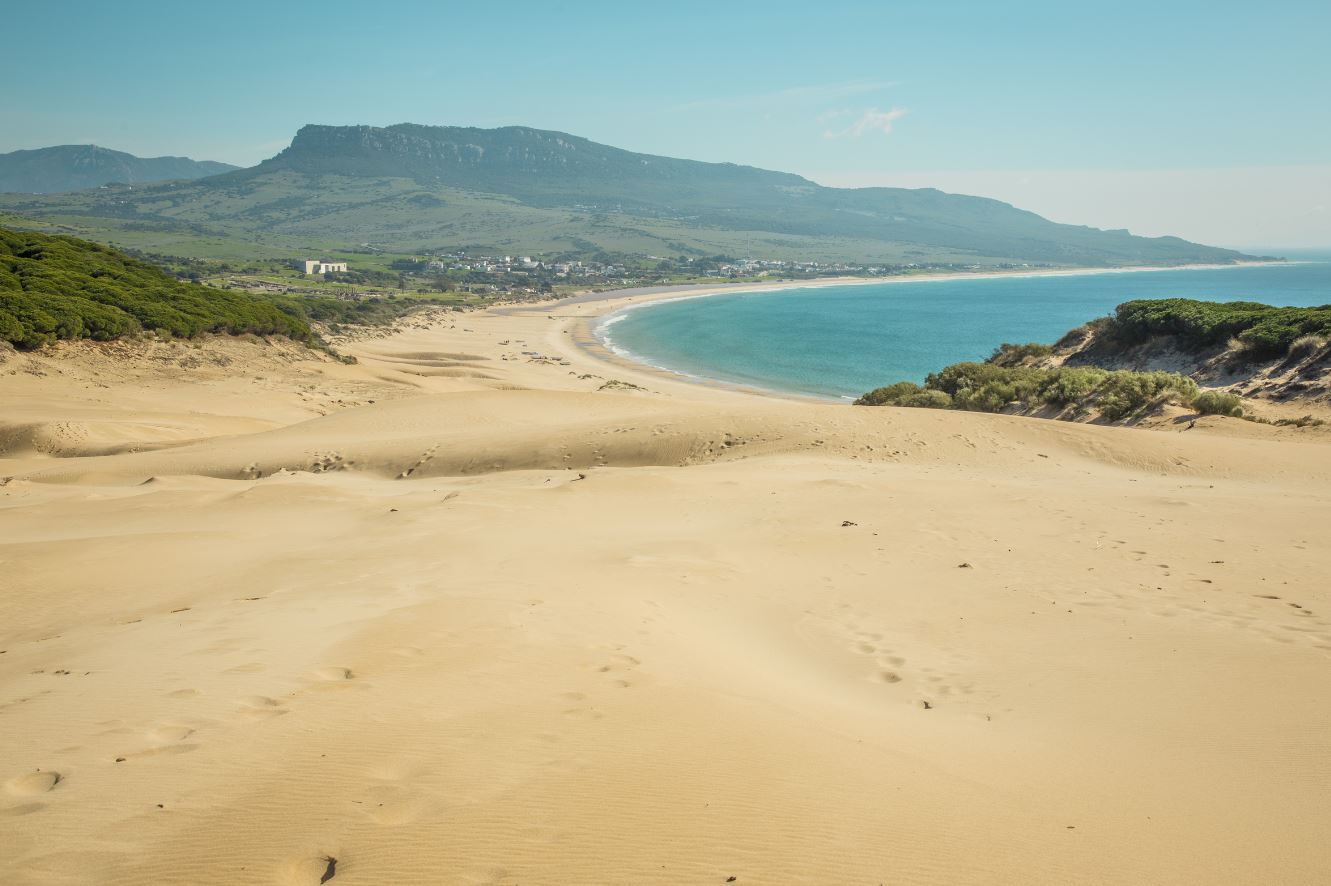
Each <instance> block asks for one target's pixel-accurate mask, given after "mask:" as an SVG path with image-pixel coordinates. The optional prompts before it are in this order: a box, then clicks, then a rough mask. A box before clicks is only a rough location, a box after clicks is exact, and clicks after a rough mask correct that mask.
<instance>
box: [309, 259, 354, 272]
mask: <svg viewBox="0 0 1331 886" xmlns="http://www.w3.org/2000/svg"><path fill="white" fill-rule="evenodd" d="M346 272H347V263H346V262H344V261H322V260H310V259H306V261H305V273H307V274H345V273H346Z"/></svg>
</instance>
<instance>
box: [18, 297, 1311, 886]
mask: <svg viewBox="0 0 1331 886" xmlns="http://www.w3.org/2000/svg"><path fill="white" fill-rule="evenodd" d="M798 285H799V286H808V285H809V284H808V283H800V284H798ZM762 286H763V287H769V288H770V284H762ZM735 290H736V288H735V287H724V291H726V292H731V291H735ZM699 294H703V292H702V291H699V290H691V291H689V292H687V293H665V294H663V293H659V292H652V293H640V294H636V295H629V296H624V295H622V294H617V295H613V296H611V297H607V298H594V299H585V300H581V301H576V300H575V301H569V302H562V303H549V304H544V305H535V306H509V307H502V308H492V309H488V310H483V311H474V312H466V313H462V312H445V311H439V312H434V313H429V314H423V315H418V316H416V317H414V318H410V319H409V320H407V321H405V322H403V323H401V324H399V326H398V327H397V328H395V329H394V330H392V331H384V332H371V333H364V334H361V335H359V336H358V337H356V338H354V339H353V338H347V339H343V340H340V341H336V342H335V347H336V348H337V349H338V351H339V352H341V353H344V354H347V355H350V356H353V357H355V358H356V362H355V363H354V364H349V363H343V362H339V361H336V360H333V359H331V358H328V357H326V356H324V355H321V354H319V353H317V352H311V351H307V350H305V349H303V348H301V347H300V346H298V345H295V344H292V343H267V342H263V341H260V340H257V339H256V340H251V339H225V338H211V339H207V340H204V341H201V342H194V343H191V342H152V343H147V342H144V343H135V342H123V343H115V344H108V345H95V344H87V343H81V344H69V343H62V344H60V345H58V346H57V347H56V349H55V351H54V352H53V353H39V354H26V353H16V352H5V353H0V402H3V403H4V404H5V407H4V410H3V414H0V540H2V542H0V560H3V570H4V572H3V574H4V588H5V592H4V593H3V594H0V747H3V748H4V749H5V750H4V753H3V754H0V759H2V760H3V764H2V765H3V767H4V769H3V770H0V844H2V845H3V846H4V849H5V851H4V852H3V853H0V881H3V882H5V883H14V884H61V883H71V884H73V883H89V882H96V883H107V884H138V883H145V882H164V883H175V882H180V883H191V884H208V883H217V884H223V883H227V884H232V883H278V884H306V883H308V884H317V883H320V882H321V881H322V882H332V883H334V884H337V886H341V884H356V883H361V884H370V883H403V884H405V883H420V884H435V883H450V884H452V883H458V884H518V883H577V884H585V883H635V884H636V883H660V884H675V883H717V884H723V883H726V882H734V883H737V884H740V886H743V884H788V883H808V884H825V883H894V884H939V886H941V884H955V883H1014V884H1016V883H1020V884H1068V883H1097V884H1100V883H1121V884H1137V883H1179V884H1182V883H1234V882H1247V883H1276V884H1303V883H1310V882H1317V881H1318V880H1319V879H1320V878H1321V877H1322V876H1323V875H1324V872H1325V871H1326V870H1327V869H1328V867H1331V847H1328V845H1327V842H1326V840H1325V839H1324V836H1325V833H1326V831H1327V829H1328V827H1331V812H1329V811H1328V808H1327V804H1326V802H1325V797H1326V795H1327V792H1328V790H1329V789H1331V757H1328V756H1327V754H1326V752H1325V749H1326V747H1327V746H1328V743H1331V710H1328V708H1327V706H1326V704H1325V698H1326V695H1327V692H1328V690H1329V689H1331V676H1328V673H1329V672H1328V668H1327V665H1328V661H1329V660H1331V589H1328V587H1327V584H1326V581H1325V576H1326V574H1327V571H1328V567H1331V520H1328V519H1327V515H1328V513H1331V467H1329V466H1328V465H1329V463H1328V460H1327V458H1326V454H1327V452H1328V450H1327V448H1326V446H1327V444H1326V442H1325V437H1324V436H1322V435H1318V434H1306V433H1301V432H1300V429H1297V428H1274V427H1265V426H1258V425H1252V424H1250V423H1247V422H1240V421H1237V420H1233V419H1226V418H1220V417H1214V416H1212V417H1205V418H1201V419H1199V420H1198V421H1197V423H1196V427H1195V428H1193V429H1192V430H1189V431H1187V432H1186V433H1182V432H1176V433H1166V432H1162V431H1152V430H1140V429H1123V428H1106V427H1096V426H1086V425H1075V424H1067V423H1058V422H1052V421H1041V420H1037V419H1023V418H1016V417H1010V416H1002V415H982V414H971V413H958V412H940V411H932V410H906V409H890V408H879V409H866V408H855V407H850V406H846V405H840V404H835V403H824V402H814V401H811V400H807V399H805V400H801V399H797V398H787V397H778V396H764V395H757V394H755V393H753V392H751V391H746V390H743V389H740V388H737V387H734V386H725V385H715V384H698V383H695V382H691V381H690V380H688V379H685V378H682V377H679V376H677V375H674V374H671V373H668V372H662V371H658V370H653V369H651V368H650V367H645V366H642V365H638V364H634V363H631V362H629V361H627V360H624V359H623V358H622V357H616V356H615V355H612V354H607V353H606V352H605V351H604V350H600V349H598V348H597V346H596V343H595V339H594V336H593V335H592V332H591V329H592V324H593V323H594V322H595V321H596V319H597V318H599V317H603V316H605V315H607V314H608V313H611V312H614V311H617V310H622V309H623V308H625V307H628V306H630V305H633V304H640V303H642V302H646V301H650V300H654V299H659V298H661V297H664V296H665V295H699ZM732 878H733V879H732Z"/></svg>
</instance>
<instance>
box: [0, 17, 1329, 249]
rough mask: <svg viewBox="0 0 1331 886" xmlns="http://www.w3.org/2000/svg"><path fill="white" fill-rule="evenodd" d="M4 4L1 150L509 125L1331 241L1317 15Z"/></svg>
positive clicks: (200, 143)
mask: <svg viewBox="0 0 1331 886" xmlns="http://www.w3.org/2000/svg"><path fill="white" fill-rule="evenodd" d="M8 7H9V8H7V9H6V11H5V13H4V16H3V20H4V24H5V31H6V32H7V34H8V37H9V39H7V40H6V41H5V45H4V50H3V52H0V151H8V150H14V149H18V148H34V147H43V146H47V145H53V144H71V143H77V144H83V143H90V142H91V143H96V144H99V145H104V146H106V147H111V148H117V149H120V150H125V151H129V152H131V153H134V154H138V155H140V156H157V155H162V154H178V155H185V156H190V157H194V158H196V159H212V160H225V161H229V162H232V163H237V164H242V165H249V164H253V163H256V162H258V161H259V160H261V159H263V158H265V157H268V156H271V155H272V154H274V153H276V152H277V151H279V150H281V148H283V147H284V146H285V145H286V144H287V143H288V142H289V141H290V139H291V136H292V134H293V133H294V132H295V131H296V129H298V128H299V127H300V126H301V125H302V124H304V123H330V124H350V123H367V124H374V125H387V124H391V123H399V122H415V123H427V124H452V125H473V126H500V125H506V124H523V125H529V126H536V127H540V128H546V129H558V130H562V131H565V132H571V133H574V134H577V135H582V136H586V137H588V138H591V139H594V140H596V141H600V142H605V143H608V144H613V145H617V146H620V147H625V148H629V149H632V150H638V151H644V152H648V153H655V154H667V155H671V156H678V157H688V158H693V159H699V160H714V161H720V160H725V161H732V162H737V163H745V164H749V165H755V166H762V167H766V168H770V169H780V170H785V171H790V172H797V173H800V174H803V175H807V176H809V177H811V178H813V179H815V180H817V181H820V182H822V183H824V184H830V185H836V186H858V185H867V184H883V185H903V186H910V187H919V186H925V185H934V186H937V187H940V188H943V189H945V190H953V191H961V192H969V193H977V194H984V195H989V196H997V197H999V198H1001V199H1005V200H1008V201H1009V202H1013V203H1015V204H1017V205H1019V206H1023V207H1024V208H1028V209H1032V210H1035V211H1037V212H1041V213H1042V214H1045V215H1048V216H1050V217H1053V218H1055V219H1057V220H1059V221H1069V222H1077V223H1082V224H1091V225H1094V226H1096V227H1128V228H1130V229H1132V230H1133V231H1134V232H1136V233H1144V234H1162V233H1177V234H1180V235H1182V236H1187V237H1190V238H1192V239H1198V240H1203V241H1206V242H1211V243H1218V244H1224V245H1241V246H1325V247H1331V112H1328V106H1331V0H1269V2H1266V3H1253V2H1251V0H1245V2H1229V0H1211V2H1191V0H1182V2H1171V0H1155V2H1138V0H1118V2H1094V3H1090V2H1082V0H1062V2H1022V0H1008V2H997V0H986V2H946V0H935V2H928V0H910V2H887V0H884V2H874V3H869V2H836V0H824V2H819V3H814V2H799V3H795V2H782V0H767V2H747V0H738V2H723V0H712V2H706V3H700V2H690V0H682V2H672V3H648V2H628V0H623V2H581V3H576V2H559V0H544V2H525V0H509V2H502V3H473V2H467V3H463V2H393V0H382V2H375V3H366V2H363V0H362V2H354V3H353V2H342V0H325V2H317V3H315V2H309V3H297V2H281V0H269V2H264V3H258V2H250V0H198V2H179V0H176V2H156V0H119V2H115V3H108V2H103V0H97V2H89V0H76V2H59V3H57V2H50V3H26V4H8Z"/></svg>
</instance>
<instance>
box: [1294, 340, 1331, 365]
mask: <svg viewBox="0 0 1331 886" xmlns="http://www.w3.org/2000/svg"><path fill="white" fill-rule="evenodd" d="M1328 342H1331V338H1328V337H1326V336H1323V335H1301V336H1299V337H1298V338H1296V339H1294V341H1292V342H1290V345H1289V356H1290V357H1291V358H1292V359H1295V360H1303V359H1305V358H1307V357H1311V356H1312V355H1313V354H1316V353H1317V352H1318V351H1321V350H1325V349H1326V346H1327V344H1328Z"/></svg>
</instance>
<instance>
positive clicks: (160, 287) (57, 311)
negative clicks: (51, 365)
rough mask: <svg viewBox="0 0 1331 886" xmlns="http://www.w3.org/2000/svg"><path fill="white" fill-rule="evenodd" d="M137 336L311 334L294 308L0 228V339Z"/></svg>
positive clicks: (66, 240) (101, 249) (23, 342)
mask: <svg viewBox="0 0 1331 886" xmlns="http://www.w3.org/2000/svg"><path fill="white" fill-rule="evenodd" d="M139 330H153V331H157V332H160V333H164V334H169V335H174V336H181V337H193V336H196V335H199V334H201V333H204V332H228V333H242V332H253V333H259V334H270V333H272V334H279V335H286V336H290V337H292V338H300V339H307V338H309V336H310V327H309V324H308V323H307V322H306V320H305V319H304V318H303V317H302V316H300V314H299V310H298V309H297V308H295V307H293V306H286V310H283V308H282V307H280V306H279V305H278V304H276V303H274V302H273V301H268V300H264V299H259V298H255V297H253V296H249V295H245V294H242V293H236V292H228V291H224V290H221V289H214V288H212V287H208V286H201V285H199V284H197V283H194V284H191V283H182V282H180V281H179V280H176V279H175V278H173V277H170V276H168V275H167V274H165V273H163V272H162V271H161V270H159V269H157V268H155V267H153V266H151V265H147V264H144V263H143V262H139V261H136V260H134V259H132V258H130V257H129V256H126V255H124V254H122V253H120V252H117V251H116V250H114V249H110V248H108V247H106V246H100V245H98V244H96V243H89V242H87V241H84V240H76V239H74V238H72V237H50V236H46V235H44V234H37V233H33V232H30V231H9V230H5V229H3V228H0V341H8V342H12V343H13V344H16V345H18V346H20V347H27V348H33V347H40V346H41V345H44V344H47V343H49V342H52V341H55V340H57V339H80V338H91V339H96V340H100V341H105V340H108V339H114V338H119V337H121V336H124V335H127V334H129V333H133V332H137V331H139Z"/></svg>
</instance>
